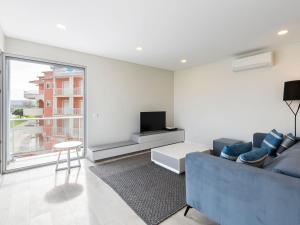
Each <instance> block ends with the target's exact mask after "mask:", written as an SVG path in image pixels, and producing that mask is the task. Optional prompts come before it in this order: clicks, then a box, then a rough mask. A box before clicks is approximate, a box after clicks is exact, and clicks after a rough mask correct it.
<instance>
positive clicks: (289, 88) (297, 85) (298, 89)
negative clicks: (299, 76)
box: [283, 80, 300, 136]
mask: <svg viewBox="0 0 300 225" xmlns="http://www.w3.org/2000/svg"><path fill="white" fill-rule="evenodd" d="M296 100H300V80H293V81H287V82H285V83H284V91H283V101H285V103H286V104H287V106H288V107H289V108H290V110H291V111H292V113H293V114H294V117H295V118H294V122H295V133H294V135H295V136H297V114H298V112H299V109H300V102H299V104H298V107H297V110H293V108H292V103H293V101H296ZM288 101H289V102H288Z"/></svg>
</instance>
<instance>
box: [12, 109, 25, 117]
mask: <svg viewBox="0 0 300 225" xmlns="http://www.w3.org/2000/svg"><path fill="white" fill-rule="evenodd" d="M12 114H13V115H15V116H19V117H20V118H21V117H22V116H23V115H24V113H23V109H15V110H14V111H13V113H12Z"/></svg>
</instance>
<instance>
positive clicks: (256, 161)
mask: <svg viewBox="0 0 300 225" xmlns="http://www.w3.org/2000/svg"><path fill="white" fill-rule="evenodd" d="M268 152H269V151H268V149H266V148H253V149H252V150H251V151H249V152H246V153H244V154H241V155H240V156H239V157H238V159H237V160H236V161H237V162H239V163H244V164H247V165H250V166H255V167H263V165H264V161H265V159H266V158H267V156H268Z"/></svg>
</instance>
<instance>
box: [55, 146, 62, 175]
mask: <svg viewBox="0 0 300 225" xmlns="http://www.w3.org/2000/svg"><path fill="white" fill-rule="evenodd" d="M60 154H61V151H59V153H58V157H57V160H56V168H55V171H57V169H58V163H59V159H60Z"/></svg>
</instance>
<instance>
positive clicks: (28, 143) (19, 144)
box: [7, 116, 84, 160]
mask: <svg viewBox="0 0 300 225" xmlns="http://www.w3.org/2000/svg"><path fill="white" fill-rule="evenodd" d="M58 126H61V127H58ZM83 137H84V123H83V117H82V116H61V117H48V118H11V119H10V129H9V148H8V150H9V151H8V155H7V159H8V160H13V158H14V157H26V156H32V155H40V154H44V153H45V152H52V149H53V145H54V144H56V143H58V142H62V141H67V140H80V141H83Z"/></svg>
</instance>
